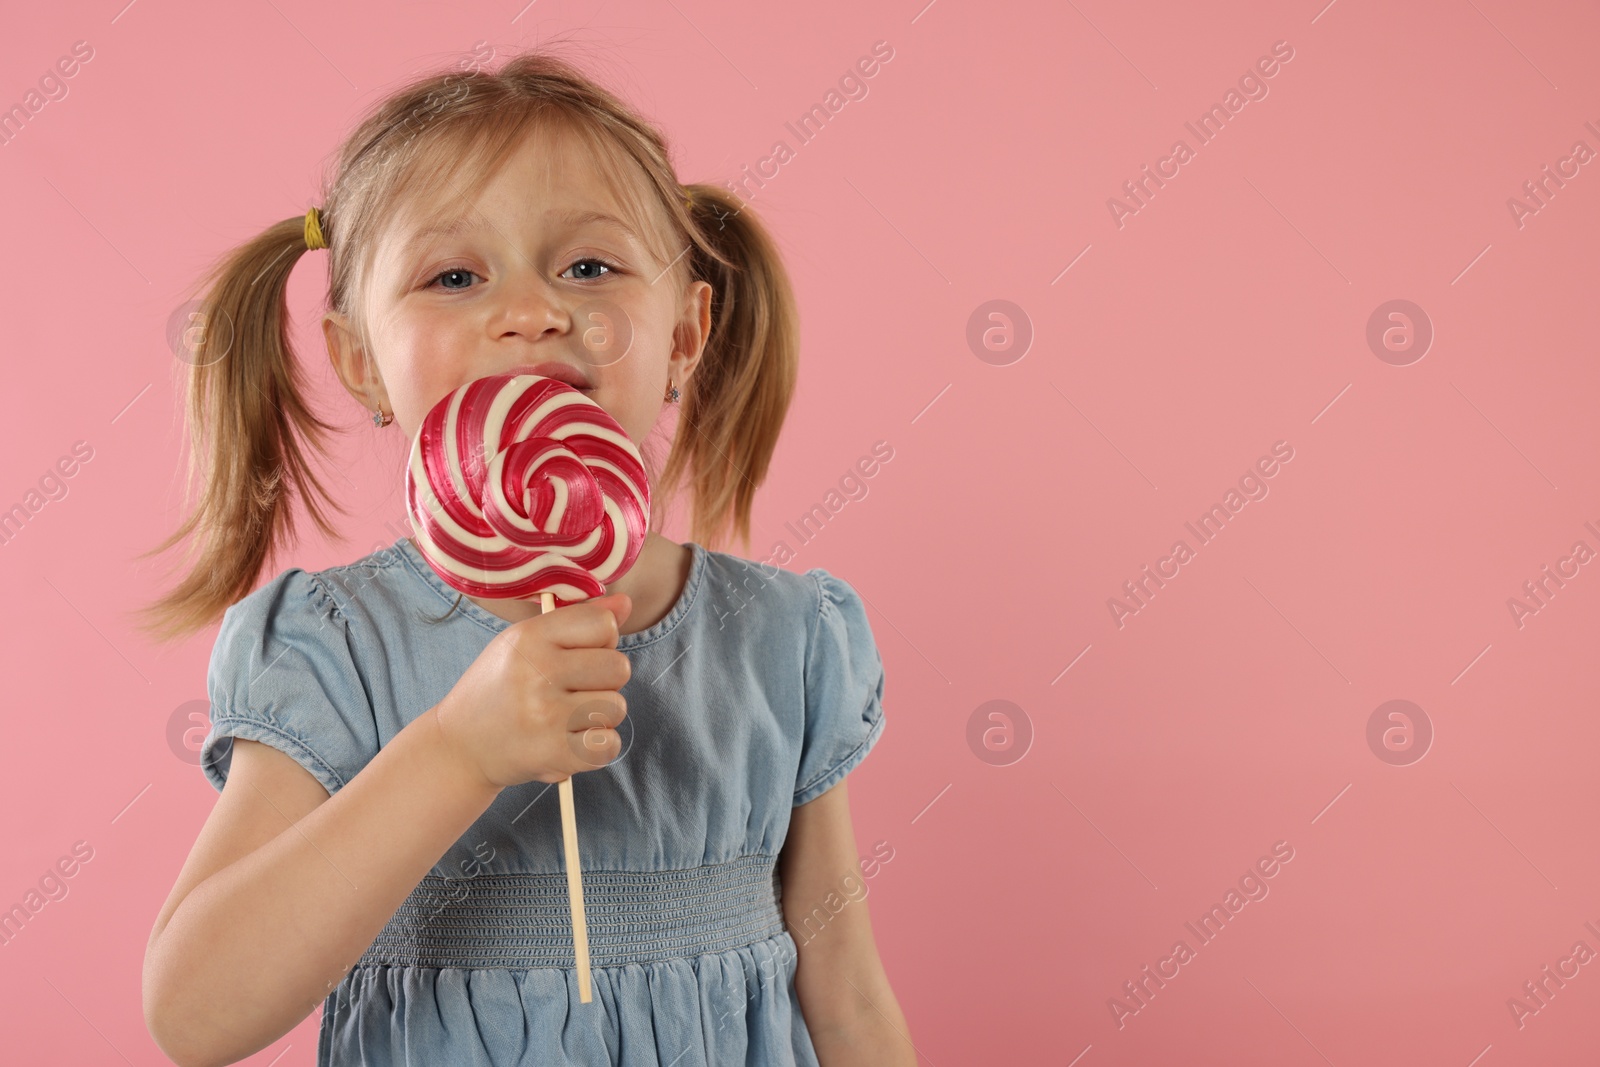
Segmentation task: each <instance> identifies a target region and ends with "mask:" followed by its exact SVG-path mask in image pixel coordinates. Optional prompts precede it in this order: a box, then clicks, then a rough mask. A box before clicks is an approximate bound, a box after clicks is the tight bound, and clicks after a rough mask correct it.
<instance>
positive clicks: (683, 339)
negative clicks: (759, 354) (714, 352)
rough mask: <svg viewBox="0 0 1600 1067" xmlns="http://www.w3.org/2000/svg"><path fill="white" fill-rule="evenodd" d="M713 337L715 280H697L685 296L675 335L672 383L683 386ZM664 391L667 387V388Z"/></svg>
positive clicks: (670, 361) (669, 364) (669, 368)
mask: <svg viewBox="0 0 1600 1067" xmlns="http://www.w3.org/2000/svg"><path fill="white" fill-rule="evenodd" d="M710 337H711V283H710V282H705V281H694V282H690V283H689V291H688V293H687V294H686V295H685V297H684V303H683V313H682V314H681V315H680V317H679V319H678V326H677V329H676V330H675V331H674V332H673V336H672V357H671V358H670V359H669V360H668V361H667V367H668V370H669V372H670V373H671V375H672V384H674V385H676V386H678V387H680V388H682V386H683V384H684V383H685V382H687V381H688V380H689V376H690V375H691V374H693V373H694V371H695V368H696V367H698V366H699V365H700V357H701V356H702V355H703V354H704V353H705V346H706V341H707V340H708V339H709V338H710ZM662 391H663V392H665V391H666V390H665V389H663V390H662Z"/></svg>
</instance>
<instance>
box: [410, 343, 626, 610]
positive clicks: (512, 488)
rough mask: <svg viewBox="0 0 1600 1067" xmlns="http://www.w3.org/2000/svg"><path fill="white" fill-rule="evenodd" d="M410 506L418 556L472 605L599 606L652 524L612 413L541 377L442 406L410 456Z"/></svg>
mask: <svg viewBox="0 0 1600 1067" xmlns="http://www.w3.org/2000/svg"><path fill="white" fill-rule="evenodd" d="M406 506H407V509H408V510H409V511H410V513H411V524H412V528H413V530H414V532H415V533H416V535H417V541H418V545H419V547H420V548H421V550H422V554H423V558H424V559H426V560H427V561H428V565H429V566H430V567H432V568H433V570H434V572H435V573H437V574H438V575H439V577H441V578H443V579H444V580H445V581H446V582H448V583H449V584H450V585H451V586H452V587H454V588H455V589H458V590H460V591H461V592H463V593H466V594H467V595H468V596H480V597H507V598H516V599H528V598H532V597H533V596H535V595H537V594H540V593H547V592H548V593H553V594H554V595H555V599H556V602H557V603H558V604H561V605H565V604H572V603H576V602H578V601H581V600H587V599H589V598H590V597H596V596H601V595H603V594H604V593H605V586H606V585H607V584H609V583H610V582H612V581H614V580H616V579H617V578H618V577H620V576H621V575H622V574H624V573H625V572H626V571H627V570H628V568H629V567H631V566H632V565H633V561H634V560H635V559H637V558H638V555H639V549H640V548H641V547H643V544H644V536H645V531H646V528H647V527H648V525H649V521H650V484H649V481H648V480H647V479H646V477H645V472H644V464H643V462H642V461H641V460H640V457H639V450H638V449H637V448H636V447H634V444H633V441H632V440H630V439H629V437H628V435H627V433H626V432H625V431H624V430H623V429H622V427H621V426H619V425H617V423H616V420H614V419H612V417H611V416H610V415H609V414H607V413H606V410H605V408H603V407H601V406H600V405H599V404H596V403H595V402H594V401H593V400H590V399H589V398H588V397H586V396H584V395H583V394H582V393H580V392H579V391H578V390H576V389H574V388H572V387H571V386H569V385H567V384H566V383H565V382H558V381H556V380H554V379H553V378H544V377H540V376H539V375H536V374H497V375H492V376H490V377H487V378H479V379H478V380H477V381H473V382H469V383H467V384H466V385H464V386H462V387H461V388H459V389H457V390H455V391H454V392H452V393H450V394H449V395H447V396H445V397H444V398H443V399H442V400H440V401H439V402H438V403H437V404H435V405H434V406H433V409H432V410H431V411H429V412H428V414H427V417H426V418H424V419H423V420H422V426H421V427H420V428H419V429H418V431H417V437H416V440H415V441H414V442H413V443H412V446H411V463H410V469H409V476H408V478H407V482H406Z"/></svg>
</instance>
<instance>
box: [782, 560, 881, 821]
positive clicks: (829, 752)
mask: <svg viewBox="0 0 1600 1067" xmlns="http://www.w3.org/2000/svg"><path fill="white" fill-rule="evenodd" d="M806 576H807V577H809V578H811V579H812V580H813V581H814V582H815V583H816V594H817V602H816V616H815V618H813V620H812V624H811V633H810V637H809V638H808V639H807V642H806V665H805V736H804V739H803V740H802V742H801V749H800V769H799V773H798V774H797V775H796V778H795V791H794V803H795V805H796V806H799V805H801V804H805V803H807V802H808V801H812V800H815V799H816V798H817V797H819V796H821V795H822V794H823V793H826V792H827V791H828V790H829V789H831V788H833V787H834V786H835V785H837V784H838V783H839V781H840V780H841V779H843V778H844V776H845V775H846V774H849V773H850V771H852V770H853V769H855V767H856V765H857V764H859V763H860V762H861V761H862V760H864V759H866V758H867V753H868V752H869V751H871V749H872V746H873V745H874V744H875V743H876V742H877V740H878V738H879V736H881V735H882V733H883V682H884V672H883V661H882V659H881V658H880V657H879V655H878V646H877V643H876V642H875V641H874V640H873V637H872V628H871V627H870V626H869V625H868V623H867V613H866V609H865V608H864V607H863V606H862V603H861V598H860V596H858V595H857V594H856V591H855V590H854V589H852V588H851V587H850V585H849V583H848V582H845V581H844V580H843V579H841V578H835V577H834V576H833V575H831V574H829V573H828V572H827V571H824V570H821V569H815V568H814V569H812V570H809V571H807V572H806Z"/></svg>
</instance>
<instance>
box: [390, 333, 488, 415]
mask: <svg viewBox="0 0 1600 1067" xmlns="http://www.w3.org/2000/svg"><path fill="white" fill-rule="evenodd" d="M394 326H395V328H394V329H392V330H390V331H388V332H387V333H386V334H385V336H384V337H383V338H382V339H381V340H380V341H378V342H377V345H378V352H379V357H378V363H379V366H380V367H381V368H382V371H383V380H384V385H385V389H386V390H387V392H388V394H389V400H390V402H391V403H392V404H393V405H394V415H395V422H396V423H397V424H399V425H400V426H401V428H402V429H403V430H404V431H405V433H406V434H407V435H408V437H409V436H415V434H416V430H417V427H418V426H420V425H421V424H422V419H423V417H424V416H425V415H427V413H428V411H429V409H430V408H432V407H433V405H434V404H436V403H438V402H439V400H440V399H441V398H442V397H444V396H445V395H447V394H448V393H449V392H450V391H451V390H452V389H455V388H456V387H457V386H459V385H461V384H463V383H465V382H466V381H467V380H469V379H470V378H472V377H475V376H476V375H474V374H473V372H472V370H471V365H470V359H469V358H468V357H469V355H470V353H469V346H468V345H467V344H466V342H465V339H464V338H463V337H462V335H461V328H460V325H459V324H455V325H454V326H453V327H452V326H451V325H450V324H448V323H445V322H444V321H442V320H440V319H439V318H437V317H434V318H429V317H425V316H417V317H413V318H409V319H407V320H406V321H404V322H403V323H395V324H394Z"/></svg>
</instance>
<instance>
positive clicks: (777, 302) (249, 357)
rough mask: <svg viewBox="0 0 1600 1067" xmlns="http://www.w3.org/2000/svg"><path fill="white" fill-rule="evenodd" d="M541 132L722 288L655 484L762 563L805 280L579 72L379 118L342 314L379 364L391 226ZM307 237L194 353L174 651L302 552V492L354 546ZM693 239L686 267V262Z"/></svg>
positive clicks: (539, 71)
mask: <svg viewBox="0 0 1600 1067" xmlns="http://www.w3.org/2000/svg"><path fill="white" fill-rule="evenodd" d="M535 129H559V130H561V131H562V132H564V133H571V134H573V135H576V136H577V137H579V138H580V139H581V141H582V143H583V144H585V145H586V146H587V147H588V148H589V149H590V151H592V152H593V153H594V155H595V157H596V159H597V160H598V161H599V163H600V165H599V166H597V167H596V173H597V175H600V176H601V177H602V178H603V179H604V180H608V181H609V182H610V184H611V185H612V186H613V191H614V192H615V193H616V195H617V197H618V200H619V202H620V203H621V204H622V205H623V207H624V210H625V212H626V214H627V215H628V216H630V217H629V218H628V219H627V221H629V222H630V223H633V224H634V229H635V231H636V232H638V233H639V234H641V235H647V234H654V235H655V239H656V240H657V241H659V239H660V237H662V236H665V237H666V242H665V244H662V245H661V246H660V247H659V248H658V249H653V251H657V252H659V253H665V254H662V255H661V256H660V261H661V262H663V263H665V262H668V261H671V262H672V267H671V269H670V272H669V278H670V280H671V284H675V285H677V286H678V287H679V289H680V291H681V290H682V289H684V288H686V287H687V286H688V285H689V284H690V283H692V282H693V281H695V280H704V281H706V282H709V283H710V284H711V287H712V303H711V332H710V335H709V337H708V338H707V339H706V341H705V345H704V349H703V352H702V356H701V360H700V363H699V365H698V366H697V368H696V369H695V371H694V373H693V374H692V375H691V376H690V378H689V381H688V382H687V383H683V385H682V398H681V402H680V405H679V414H678V430H677V434H676V437H675V438H674V440H673V442H672V447H671V450H670V452H669V454H668V457H667V461H666V464H665V468H664V470H663V471H662V472H661V475H660V478H659V480H658V481H659V484H658V485H657V486H656V487H655V491H656V493H657V494H658V497H657V499H662V498H663V497H665V498H670V497H671V495H672V494H673V493H674V492H675V491H676V490H677V488H678V486H679V483H681V482H687V484H688V487H689V489H690V491H691V493H692V500H693V507H692V518H691V523H690V528H691V534H690V537H691V539H692V540H695V541H697V542H699V543H701V544H702V545H705V546H706V547H708V548H715V547H717V546H718V545H719V544H721V543H722V542H723V540H724V538H725V536H726V535H727V533H728V532H729V528H730V527H731V528H732V532H733V533H734V534H735V535H737V536H738V538H739V539H740V540H741V542H742V543H743V545H744V547H745V550H746V551H747V552H748V551H749V544H750V509H751V505H752V503H753V502H754V499H755V491H756V488H757V487H758V486H760V485H761V483H762V482H763V481H764V480H765V478H766V473H767V466H768V463H769V461H770V460H771V458H772V453H773V450H774V449H775V447H776V445H777V439H778V433H779V430H780V429H781V428H782V425H783V419H784V415H785V413H786V412H787V411H788V407H789V401H790V398H791V396H792V395H793V393H794V383H795V376H796V371H797V368H798V361H799V322H798V315H797V312H796V309H795V302H794V295H793V291H792V290H791V288H790V284H789V279H788V275H787V273H786V271H785V270H784V267H783V264H782V261H781V260H780V258H779V254H778V250H777V246H776V244H775V243H774V242H773V240H772V238H771V236H770V235H769V234H768V233H767V231H766V230H765V228H764V227H763V226H762V225H761V224H760V222H759V221H758V220H757V219H756V218H755V216H754V214H753V213H752V212H751V210H750V209H749V207H748V206H746V205H745V204H744V203H743V202H742V201H741V200H740V199H739V198H738V197H737V196H736V195H734V194H733V193H732V192H730V191H728V190H726V189H724V188H722V187H720V186H716V185H710V184H696V185H692V186H688V187H684V186H681V185H680V184H679V183H678V180H677V178H676V176H675V174H674V171H673V167H672V164H671V162H670V159H669V152H668V148H667V144H666V142H665V140H664V138H663V137H662V135H661V134H660V133H659V132H658V131H657V130H656V129H655V128H654V127H653V126H652V125H651V124H650V123H648V122H647V121H646V120H645V119H643V118H642V117H641V116H639V115H638V114H637V113H636V112H635V111H634V110H633V109H632V108H630V107H629V106H628V105H626V104H624V103H623V102H622V101H621V100H619V99H618V98H617V97H616V96H614V95H612V93H610V92H609V91H607V90H606V89H604V88H602V87H601V86H600V85H598V84H596V83H595V82H594V81H592V80H591V79H590V78H588V77H587V76H585V75H584V74H582V73H580V72H579V71H578V70H577V69H576V68H575V67H574V66H573V65H571V64H570V63H569V62H567V61H566V60H563V59H561V58H558V57H556V56H554V55H552V54H550V53H548V52H543V51H532V52H524V53H521V54H519V55H517V56H515V57H514V58H512V59H511V60H510V61H508V62H507V63H505V64H504V66H502V67H501V68H500V69H499V70H497V71H492V72H491V71H486V70H480V69H473V70H469V71H465V72H458V71H451V72H449V73H443V74H432V75H427V76H423V77H421V78H419V79H417V80H414V81H413V82H411V83H410V84H408V85H406V86H404V87H403V88H401V89H400V90H398V91H396V92H395V93H393V94H392V95H390V96H389V97H388V98H386V99H385V100H383V101H382V102H380V103H379V104H378V105H376V106H375V107H374V108H373V109H372V111H371V112H370V113H369V114H368V116H367V117H366V118H365V119H364V120H363V121H362V122H361V124H360V125H359V126H358V127H357V128H356V129H355V131H354V132H353V133H352V134H351V135H350V137H349V138H348V139H347V140H346V141H345V142H344V144H343V146H342V147H341V149H340V151H339V156H338V164H337V171H336V174H335V175H334V177H333V180H332V182H331V184H328V186H327V189H326V192H325V194H324V196H323V205H324V206H323V207H322V209H321V212H320V215H321V222H322V229H323V237H324V240H325V241H326V242H327V245H328V254H329V256H330V259H329V270H328V275H329V284H328V294H327V303H328V307H329V308H330V309H332V310H334V311H336V312H339V313H341V314H343V315H345V316H347V317H348V319H349V321H350V323H351V327H352V330H353V331H354V333H355V334H356V336H357V338H358V340H359V343H360V344H361V346H362V347H363V349H364V350H365V351H368V352H370V351H371V349H370V347H368V346H367V339H368V333H367V324H366V322H365V321H364V313H363V308H362V303H363V302H362V300H361V294H362V292H363V291H364V285H365V283H366V280H367V276H368V273H369V271H370V270H371V267H372V263H373V257H374V253H375V250H376V246H377V244H378V240H379V238H380V237H381V236H382V234H383V232H384V231H385V228H386V227H387V226H389V225H391V224H393V223H394V222H395V220H396V219H397V218H399V217H401V216H402V209H403V208H405V207H408V206H409V207H411V208H415V207H416V206H417V205H420V204H425V203H434V202H437V201H439V200H440V199H442V198H443V197H444V194H446V193H449V194H452V201H453V202H466V201H469V200H470V198H471V197H473V196H474V195H475V194H476V193H477V191H479V190H480V189H482V188H483V187H484V186H485V185H486V184H487V183H488V182H489V180H490V179H491V178H492V177H493V176H494V173H495V172H496V171H497V170H498V168H499V167H500V165H501V164H502V163H503V162H504V161H505V160H506V159H508V158H509V157H510V156H511V154H512V153H513V152H514V151H515V150H516V148H517V147H518V145H519V144H520V143H521V142H522V141H523V139H524V137H526V136H527V135H528V134H529V133H530V132H532V131H533V130H535ZM641 179H642V180H641ZM686 194H687V197H688V198H689V199H690V200H692V204H686V203H685V198H686ZM443 213H444V212H443V211H442V210H441V211H440V212H439V214H440V215H441V216H442V215H443ZM430 221H431V220H430ZM652 222H653V223H654V225H651V224H650V223H652ZM303 227H304V218H303V217H302V216H298V215H297V216H295V217H294V218H292V219H285V220H283V221H282V222H279V223H275V224H274V225H272V226H269V227H268V228H267V229H266V230H265V231H263V232H262V233H261V234H259V235H258V236H256V237H254V238H252V239H251V240H249V241H246V242H245V243H244V244H242V245H240V246H239V247H237V248H235V249H233V250H232V251H230V252H228V253H226V254H225V255H224V256H223V257H221V258H220V259H219V260H218V261H217V262H216V263H215V264H214V265H213V267H212V268H211V269H210V271H209V272H208V273H207V274H206V275H205V278H204V282H205V283H207V284H206V285H205V290H206V291H205V295H204V296H203V297H202V298H201V300H200V305H199V310H198V316H199V322H200V323H201V324H202V325H203V326H209V328H207V329H204V330H202V331H200V334H199V340H198V341H197V342H196V344H195V345H194V348H193V351H192V361H191V369H190V370H189V371H188V382H187V386H186V394H187V395H186V401H185V408H186V411H187V419H188V423H189V442H190V452H189V462H188V468H187V470H188V487H189V491H190V496H191V497H192V496H193V492H192V491H193V488H194V485H195V483H196V480H197V477H198V481H199V483H200V485H201V492H200V494H199V497H198V501H197V502H195V504H194V507H193V510H192V511H191V513H190V514H189V515H188V517H187V518H186V519H185V520H184V521H183V523H182V524H181V525H180V526H179V527H178V528H177V530H175V531H174V532H173V533H172V535H171V536H169V537H168V538H166V539H165V540H164V541H163V542H162V543H161V544H159V545H157V546H156V547H155V548H153V549H151V550H149V551H148V552H146V553H143V555H144V556H148V555H153V554H156V553H160V552H164V551H166V550H167V549H169V548H171V547H172V546H173V545H174V544H177V543H178V542H179V541H181V540H183V539H184V538H186V537H190V536H191V535H192V536H193V540H192V542H191V543H190V545H189V550H190V551H189V558H190V559H192V561H193V565H192V567H191V568H190V569H189V571H188V573H187V574H186V575H185V576H184V577H183V579H182V581H181V582H179V583H178V584H177V585H176V587H175V588H173V589H172V590H171V591H169V592H168V593H167V594H166V595H164V596H163V597H161V598H160V599H159V600H157V601H155V602H154V603H152V604H150V605H148V606H147V607H145V608H144V609H142V611H141V613H140V614H141V621H140V626H141V628H142V629H144V630H145V631H146V632H147V633H150V634H152V635H154V636H155V637H157V638H159V639H163V640H169V639H173V638H179V637H184V636H187V635H189V634H191V633H193V632H195V631H197V630H200V629H203V628H205V627H206V626H208V625H210V624H211V623H213V622H215V621H217V620H218V619H220V618H221V616H222V613H223V612H224V611H225V610H226V609H227V608H228V606H229V605H231V604H233V603H235V602H236V601H238V600H239V599H241V598H242V597H244V596H245V595H247V594H248V593H249V592H250V591H251V589H252V588H254V586H255V584H256V581H257V580H258V578H259V577H260V575H261V572H262V569H263V568H264V567H265V566H266V565H267V563H268V560H269V559H270V558H271V557H272V556H273V554H274V553H275V552H276V551H277V550H278V549H279V548H280V547H281V546H283V545H286V544H288V543H291V542H292V541H293V540H294V517H293V513H292V510H291V496H298V497H299V498H300V500H301V501H302V502H303V503H304V506H305V509H306V512H307V514H308V515H309V516H310V517H311V519H312V521H313V522H315V523H316V525H317V527H318V528H319V529H320V530H322V532H323V533H324V534H325V535H328V536H337V534H335V532H334V530H333V529H332V527H331V525H330V523H329V520H328V516H327V513H326V508H327V507H328V506H331V507H333V508H335V509H336V510H339V511H341V512H342V511H343V510H344V509H343V508H342V507H340V506H339V504H338V502H337V500H336V499H335V498H334V497H333V496H331V495H330V494H329V493H328V492H327V491H326V490H325V489H324V488H323V485H322V484H321V482H319V481H318V479H317V477H316V475H315V474H314V473H313V471H312V469H311V466H310V464H309V463H308V458H309V456H308V447H309V448H312V449H315V450H316V451H318V452H320V453H322V454H323V455H324V456H326V455H327V448H326V446H325V443H324V442H325V436H326V434H327V433H328V432H330V431H332V430H334V429H336V427H334V426H332V425H330V424H329V423H327V422H324V421H323V420H322V419H320V418H319V417H318V416H317V415H316V414H315V413H314V412H313V411H312V410H311V408H310V407H309V406H308V405H307V404H306V392H305V382H304V378H303V373H304V372H303V368H301V367H300V366H299V365H298V363H297V361H296V359H295V354H294V351H293V349H292V347H291V345H290V343H289V335H288V327H289V316H288V310H287V306H286V303H285V295H284V294H285V289H286V287H287V284H288V280H289V274H290V271H291V270H292V268H293V267H294V264H295V261H296V260H297V259H298V258H299V256H300V254H301V253H302V252H304V251H305V250H306V245H305V236H304V228H303ZM646 239H647V240H650V239H651V238H648V237H647V238H646ZM685 246H688V248H687V252H688V254H686V255H685V254H679V255H677V256H676V257H675V256H674V255H673V254H672V253H671V252H670V251H668V249H669V247H670V248H674V249H683V248H685ZM223 327H231V329H225V328H223ZM213 348H217V349H221V351H212V349H213ZM660 511H661V509H660V508H652V513H653V515H655V516H659V515H660ZM186 561H187V560H186Z"/></svg>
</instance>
